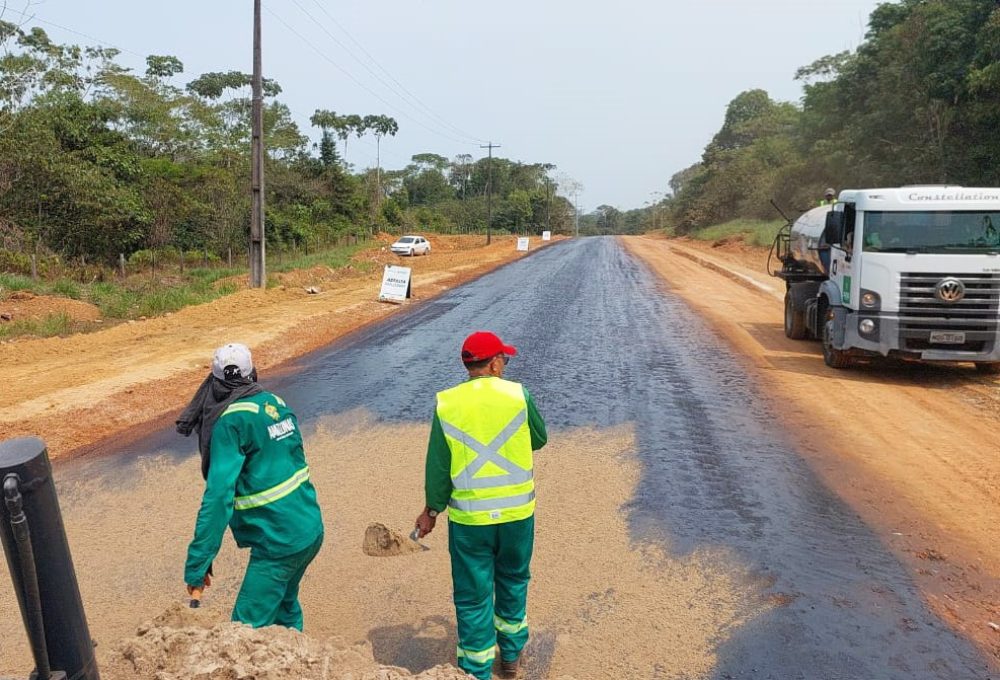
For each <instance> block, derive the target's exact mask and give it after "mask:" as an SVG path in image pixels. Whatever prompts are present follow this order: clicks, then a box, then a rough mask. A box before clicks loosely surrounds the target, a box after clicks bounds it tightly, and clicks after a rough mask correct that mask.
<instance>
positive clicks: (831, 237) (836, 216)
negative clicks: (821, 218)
mask: <svg viewBox="0 0 1000 680" xmlns="http://www.w3.org/2000/svg"><path fill="white" fill-rule="evenodd" d="M846 217H847V216H846V215H845V214H844V213H843V212H838V211H835V210H831V211H830V212H828V213H827V214H826V228H825V229H823V240H824V241H826V242H827V244H830V245H833V244H840V243H843V241H844V228H845V227H846V226H847V219H846Z"/></svg>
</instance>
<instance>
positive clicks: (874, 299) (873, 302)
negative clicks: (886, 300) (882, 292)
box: [861, 290, 879, 309]
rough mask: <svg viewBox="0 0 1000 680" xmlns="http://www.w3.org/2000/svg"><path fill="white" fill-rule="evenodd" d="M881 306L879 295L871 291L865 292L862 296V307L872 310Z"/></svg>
mask: <svg viewBox="0 0 1000 680" xmlns="http://www.w3.org/2000/svg"><path fill="white" fill-rule="evenodd" d="M878 304H879V299H878V293H873V292H871V291H870V290H869V291H865V292H864V293H862V294H861V306H862V307H867V308H868V309H872V308H874V307H877V306H878Z"/></svg>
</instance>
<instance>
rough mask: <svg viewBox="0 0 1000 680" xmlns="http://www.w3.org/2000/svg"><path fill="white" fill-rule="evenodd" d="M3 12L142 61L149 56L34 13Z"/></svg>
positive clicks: (4, 10)
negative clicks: (56, 29)
mask: <svg viewBox="0 0 1000 680" xmlns="http://www.w3.org/2000/svg"><path fill="white" fill-rule="evenodd" d="M3 12H13V13H15V14H20V15H21V16H22V17H24V18H26V19H27V20H28V21H37V22H38V23H40V24H46V25H48V26H52V27H53V28H58V29H59V30H60V31H66V32H67V33H72V34H73V35H78V36H80V37H81V38H86V39H87V40H91V41H93V42H95V43H97V44H98V45H103V46H104V47H110V48H112V49H116V50H118V51H119V52H124V53H127V54H131V55H133V56H136V57H139V58H140V59H145V58H146V57H147V56H149V55H146V54H140V53H138V52H136V51H134V50H129V49H125V48H124V47H118V46H117V45H114V44H113V43H109V42H108V41H106V40H100V39H99V38H95V37H94V36H92V35H87V34H86V33H82V32H80V31H76V30H74V29H72V28H68V27H66V26H61V25H59V24H57V23H55V22H53V21H48V20H47V19H42V18H41V17H39V16H38V15H37V14H34V13H28V12H24V11H22V10H18V9H14V8H12V7H4V8H3V10H2V11H0V14H3Z"/></svg>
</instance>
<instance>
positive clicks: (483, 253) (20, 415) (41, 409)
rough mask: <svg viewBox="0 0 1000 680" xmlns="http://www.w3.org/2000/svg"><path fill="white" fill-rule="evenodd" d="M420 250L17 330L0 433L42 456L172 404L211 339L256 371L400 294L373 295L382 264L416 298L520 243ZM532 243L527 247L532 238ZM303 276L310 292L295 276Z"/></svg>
mask: <svg viewBox="0 0 1000 680" xmlns="http://www.w3.org/2000/svg"><path fill="white" fill-rule="evenodd" d="M432 243H433V244H434V248H435V249H434V253H433V254H432V255H430V256H429V257H417V258H405V259H404V258H399V257H396V256H394V255H392V254H391V253H389V252H388V249H387V248H386V247H385V246H383V247H381V248H375V249H371V250H365V251H362V252H360V253H358V254H357V255H356V256H355V263H354V265H356V266H349V267H347V268H345V269H344V270H336V271H334V270H330V269H327V268H325V267H316V268H314V269H310V270H302V271H296V272H290V273H288V274H281V275H279V280H280V281H281V282H282V285H280V286H278V287H275V288H270V289H267V290H241V291H240V292H237V293H235V294H233V295H229V296H226V297H224V298H220V299H218V300H215V301H213V302H211V303H208V304H204V305H197V306H194V307H188V308H186V309H183V310H181V311H179V312H176V313H174V314H168V315H166V316H164V317H159V318H155V319H148V320H143V321H135V322H129V323H125V324H121V325H118V326H115V327H112V328H108V329H106V330H102V331H99V332H95V333H87V334H77V335H72V336H69V337H62V338H59V337H56V338H46V339H26V340H18V341H14V342H9V343H7V344H5V345H4V346H3V348H2V349H0V375H2V376H3V382H4V385H3V389H2V390H0V440H3V439H7V438H9V437H15V436H20V435H39V436H42V437H43V438H44V439H45V441H46V442H47V443H48V445H49V452H50V455H51V456H52V457H53V458H60V457H63V456H65V455H67V454H69V453H72V452H75V451H80V450H82V449H83V448H84V447H88V446H92V445H95V444H96V443H98V442H100V441H101V440H103V439H106V438H108V437H112V436H115V437H131V436H135V435H138V434H140V433H141V431H143V429H144V428H143V424H148V423H151V422H156V421H157V420H158V419H161V418H166V417H168V416H171V415H173V414H176V412H177V410H178V409H179V408H180V407H182V406H183V405H184V404H185V403H186V401H187V400H188V399H189V398H190V396H191V394H192V393H193V391H194V389H195V388H196V387H197V386H198V384H199V383H200V382H201V380H202V379H203V378H204V376H205V375H206V371H207V369H208V363H209V360H210V359H211V355H212V351H213V349H214V348H215V347H218V346H219V345H221V344H224V343H226V342H243V343H246V344H247V345H249V346H250V347H251V348H252V349H253V350H254V358H255V362H256V364H257V366H258V368H259V370H261V371H268V370H272V369H275V368H276V367H278V366H279V365H280V364H281V363H283V362H285V361H288V360H290V359H293V358H295V357H297V356H300V355H302V354H305V353H307V352H309V351H312V350H314V349H317V348H319V347H322V346H323V345H326V344H328V343H330V342H332V341H333V340H336V339H337V338H339V337H341V336H343V335H345V334H347V333H349V332H351V331H353V330H356V329H358V328H360V327H362V326H365V325H367V324H369V323H372V322H375V321H378V320H380V319H383V318H385V317H386V316H388V315H390V314H393V313H396V312H398V311H399V310H400V309H401V308H402V306H397V305H392V304H386V303H379V302H377V301H376V297H377V296H378V289H379V283H380V281H381V277H382V267H383V265H384V264H387V263H388V264H400V265H404V266H409V267H412V269H413V284H412V285H413V301H414V302H419V301H420V300H426V299H428V298H432V297H434V296H436V295H439V294H440V293H442V292H444V291H445V290H448V289H449V288H452V287H454V286H457V285H460V284H462V283H464V282H466V281H469V280H470V279H473V278H475V277H477V276H479V275H482V274H484V273H486V272H488V271H490V270H492V269H494V268H496V267H498V266H500V265H503V264H505V263H507V262H511V261H513V260H516V259H518V258H519V257H522V256H524V255H525V253H520V252H517V251H516V250H515V239H514V237H500V238H496V239H494V242H493V244H492V245H491V246H484V245H483V239H482V237H471V236H450V237H449V236H437V237H434V238H433V239H432ZM538 247H540V246H538V245H536V246H535V247H534V249H537V248H538ZM310 286H315V287H317V288H319V290H320V293H319V294H314V295H313V294H309V293H307V292H306V290H305V289H306V288H307V287H310Z"/></svg>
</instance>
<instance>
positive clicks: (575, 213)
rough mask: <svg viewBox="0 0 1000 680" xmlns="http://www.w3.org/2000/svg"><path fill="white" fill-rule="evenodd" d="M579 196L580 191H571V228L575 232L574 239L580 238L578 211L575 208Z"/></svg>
mask: <svg viewBox="0 0 1000 680" xmlns="http://www.w3.org/2000/svg"><path fill="white" fill-rule="evenodd" d="M579 195H580V191H579V190H578V189H577V190H575V191H573V227H574V231H575V232H576V238H580V209H579V208H578V207H576V199H577V197H578V196H579Z"/></svg>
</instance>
